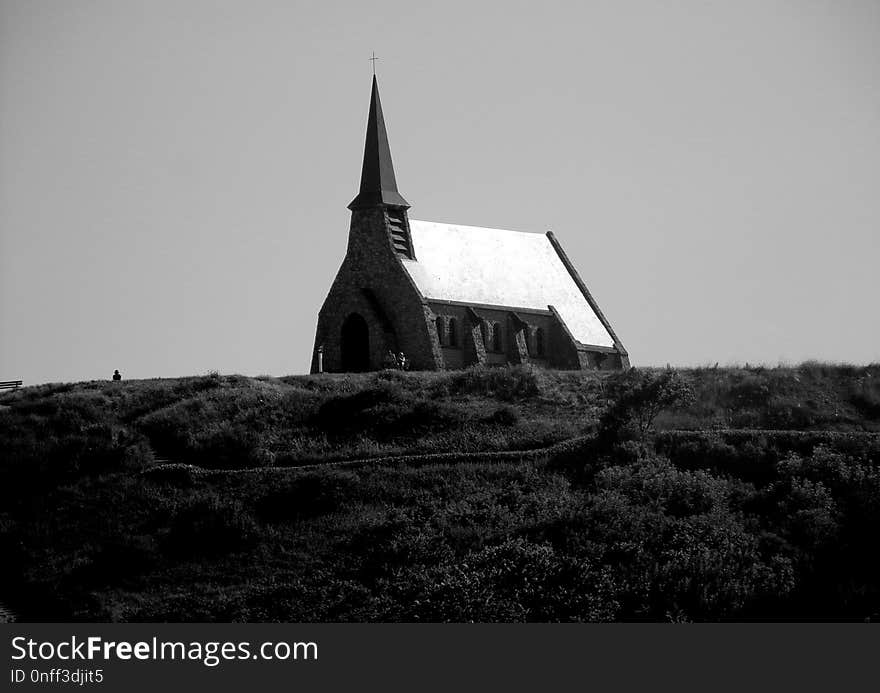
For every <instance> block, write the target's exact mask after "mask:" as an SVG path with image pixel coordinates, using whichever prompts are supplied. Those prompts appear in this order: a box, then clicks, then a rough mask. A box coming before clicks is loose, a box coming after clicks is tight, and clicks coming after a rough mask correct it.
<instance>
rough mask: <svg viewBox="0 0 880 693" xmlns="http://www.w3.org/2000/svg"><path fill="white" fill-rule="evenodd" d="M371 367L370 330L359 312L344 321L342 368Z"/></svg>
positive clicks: (354, 369)
mask: <svg viewBox="0 0 880 693" xmlns="http://www.w3.org/2000/svg"><path fill="white" fill-rule="evenodd" d="M369 368H370V330H369V328H368V327H367V321H366V320H364V319H363V318H362V317H361V316H360V315H358V314H357V313H352V314H351V315H349V316H348V317H347V318H346V319H345V322H343V323H342V370H343V371H349V372H351V371H366V370H369Z"/></svg>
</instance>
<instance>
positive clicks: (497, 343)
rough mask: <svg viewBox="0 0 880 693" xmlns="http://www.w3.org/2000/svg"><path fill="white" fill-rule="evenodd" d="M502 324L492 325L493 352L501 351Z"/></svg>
mask: <svg viewBox="0 0 880 693" xmlns="http://www.w3.org/2000/svg"><path fill="white" fill-rule="evenodd" d="M501 347H502V344H501V323H498V322H496V323H494V324H493V325H492V350H493V351H501V350H502V349H501Z"/></svg>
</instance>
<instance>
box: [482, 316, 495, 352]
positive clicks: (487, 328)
mask: <svg viewBox="0 0 880 693" xmlns="http://www.w3.org/2000/svg"><path fill="white" fill-rule="evenodd" d="M480 331H481V332H482V333H483V347H484V348H485V349H486V351H488V350H489V345H490V343H491V338H492V323H491V322H487V321H486V320H483V321H482V322H481V323H480Z"/></svg>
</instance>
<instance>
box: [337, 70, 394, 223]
mask: <svg viewBox="0 0 880 693" xmlns="http://www.w3.org/2000/svg"><path fill="white" fill-rule="evenodd" d="M379 205H384V206H390V207H402V208H403V209H407V208H409V202H407V201H406V200H404V199H403V196H401V194H400V193H399V192H397V181H396V180H395V179H394V165H393V164H392V163H391V148H390V147H389V146H388V133H387V132H386V131H385V118H384V117H383V115H382V102H381V101H379V85H378V83H377V82H376V75H373V91H372V95H371V97H370V115H369V117H368V119H367V138H366V141H365V142H364V165H363V168H362V169H361V190H360V192H359V193H358V196H357V197H355V198H354V199H353V200H352V201H351V204H349V205H348V208H349V209H352V210H353V209H363V208H365V207H376V206H379Z"/></svg>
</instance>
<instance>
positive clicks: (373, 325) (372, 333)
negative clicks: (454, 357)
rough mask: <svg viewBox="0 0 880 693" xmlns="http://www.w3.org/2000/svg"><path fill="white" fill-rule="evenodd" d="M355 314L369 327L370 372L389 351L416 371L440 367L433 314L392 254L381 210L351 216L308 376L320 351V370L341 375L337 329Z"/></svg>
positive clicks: (314, 367)
mask: <svg viewBox="0 0 880 693" xmlns="http://www.w3.org/2000/svg"><path fill="white" fill-rule="evenodd" d="M354 312H356V313H359V314H360V315H361V316H362V317H364V318H365V319H366V321H367V324H368V326H369V341H370V358H369V366H370V369H379V368H381V367H382V364H383V360H384V358H385V354H386V352H387V350H389V349H390V350H392V351H394V352H395V353H397V352H399V351H403V352H404V353H405V354H406V356H407V359H408V360H409V363H410V367H411V368H413V369H415V370H436V369H439V368H442V367H443V366H442V364H443V355H442V351H441V349H440V343H439V341H438V339H437V333H436V330H435V328H434V321H433V318H434V316H433V313H432V312H431V309H430V308H429V307H428V305H427V303H426V302H425V300H424V297H422V295H421V294H420V293H419V291H418V289H417V288H416V286H415V284H413V282H412V279H411V278H410V276H409V274H408V273H407V272H406V270H405V269H404V267H403V265H402V264H401V262H400V259H399V258H398V256H397V255H396V253H395V252H394V249H393V247H392V244H391V235H390V229H389V225H388V218H387V215H386V213H385V210H384V208H382V207H376V208H371V209H359V210H355V211H353V212H352V215H351V228H350V231H349V236H348V249H347V251H346V254H345V259H344V260H343V262H342V266H341V267H340V268H339V272H337V274H336V279H335V280H334V281H333V285H332V286H331V288H330V292H329V294H328V295H327V298H326V300H325V301H324V305H323V306H322V308H321V311H320V313H319V314H318V327H317V330H316V333H315V347H314V350H313V353H312V368H311V371H312V372H313V373H315V372H317V370H318V358H317V349H318V347H320V346H323V356H324V358H323V368H324V370H325V371H328V372H334V371H340V370H342V348H341V347H342V345H341V330H342V324H343V322H344V321H345V319H346V318H347V317H348V316H349V315H350V314H351V313H354Z"/></svg>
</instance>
